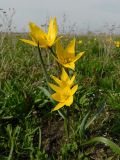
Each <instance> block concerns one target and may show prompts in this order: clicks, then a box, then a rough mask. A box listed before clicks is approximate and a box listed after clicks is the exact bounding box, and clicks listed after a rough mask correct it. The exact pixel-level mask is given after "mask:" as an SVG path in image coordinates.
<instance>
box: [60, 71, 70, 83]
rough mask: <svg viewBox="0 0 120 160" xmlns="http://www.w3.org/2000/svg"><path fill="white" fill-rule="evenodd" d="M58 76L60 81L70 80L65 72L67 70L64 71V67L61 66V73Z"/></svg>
mask: <svg viewBox="0 0 120 160" xmlns="http://www.w3.org/2000/svg"><path fill="white" fill-rule="evenodd" d="M60 78H61V80H62V81H69V80H70V79H69V76H68V74H67V72H66V71H65V69H64V68H62V74H61V77H60Z"/></svg>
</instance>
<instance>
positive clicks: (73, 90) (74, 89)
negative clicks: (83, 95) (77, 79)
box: [71, 84, 78, 95]
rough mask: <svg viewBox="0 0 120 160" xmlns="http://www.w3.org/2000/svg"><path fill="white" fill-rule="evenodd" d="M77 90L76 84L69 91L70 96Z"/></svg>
mask: <svg viewBox="0 0 120 160" xmlns="http://www.w3.org/2000/svg"><path fill="white" fill-rule="evenodd" d="M77 89H78V85H77V84H76V85H75V86H74V87H73V88H72V89H71V95H73V94H74V93H75V92H76V91H77Z"/></svg>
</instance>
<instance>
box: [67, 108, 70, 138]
mask: <svg viewBox="0 0 120 160" xmlns="http://www.w3.org/2000/svg"><path fill="white" fill-rule="evenodd" d="M69 132H70V112H69V108H67V136H68V139H69Z"/></svg>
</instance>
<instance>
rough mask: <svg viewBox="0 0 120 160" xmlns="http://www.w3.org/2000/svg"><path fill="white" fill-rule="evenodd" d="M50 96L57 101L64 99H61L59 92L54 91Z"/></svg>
mask: <svg viewBox="0 0 120 160" xmlns="http://www.w3.org/2000/svg"><path fill="white" fill-rule="evenodd" d="M51 97H52V98H53V99H54V100H55V101H57V102H64V101H62V97H61V96H60V94H59V93H54V94H52V95H51Z"/></svg>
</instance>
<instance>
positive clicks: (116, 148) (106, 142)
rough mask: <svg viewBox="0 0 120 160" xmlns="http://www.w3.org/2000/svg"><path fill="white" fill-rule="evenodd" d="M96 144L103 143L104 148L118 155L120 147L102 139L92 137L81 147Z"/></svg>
mask: <svg viewBox="0 0 120 160" xmlns="http://www.w3.org/2000/svg"><path fill="white" fill-rule="evenodd" d="M96 142H100V143H104V144H105V145H106V146H109V147H110V148H111V150H112V151H114V152H115V153H117V154H119V155H120V147H119V146H118V145H117V144H115V143H114V142H112V141H111V140H109V139H107V138H104V137H94V138H92V139H90V140H88V141H87V142H85V143H83V144H82V145H87V144H92V143H96Z"/></svg>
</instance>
